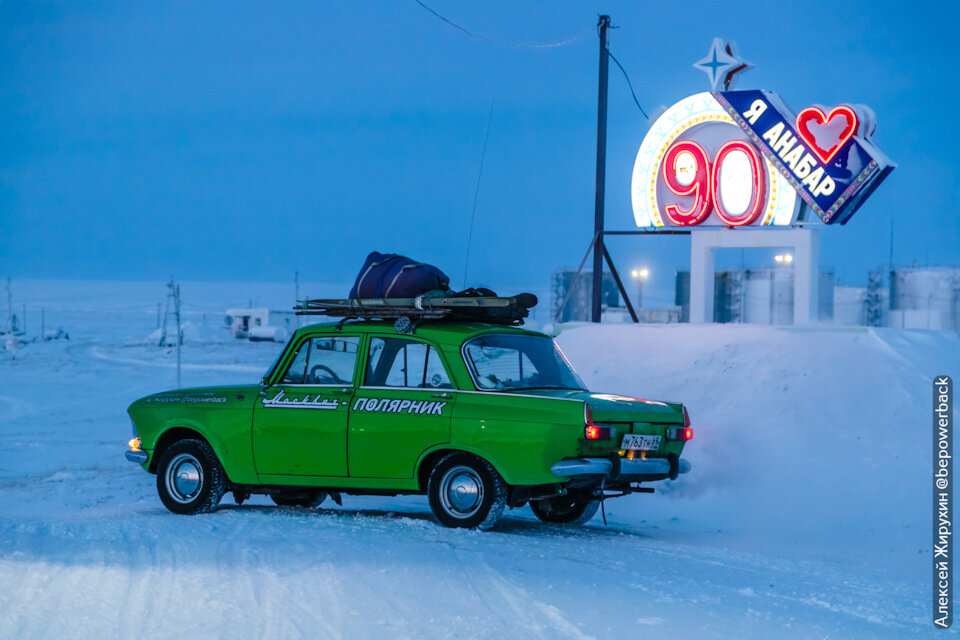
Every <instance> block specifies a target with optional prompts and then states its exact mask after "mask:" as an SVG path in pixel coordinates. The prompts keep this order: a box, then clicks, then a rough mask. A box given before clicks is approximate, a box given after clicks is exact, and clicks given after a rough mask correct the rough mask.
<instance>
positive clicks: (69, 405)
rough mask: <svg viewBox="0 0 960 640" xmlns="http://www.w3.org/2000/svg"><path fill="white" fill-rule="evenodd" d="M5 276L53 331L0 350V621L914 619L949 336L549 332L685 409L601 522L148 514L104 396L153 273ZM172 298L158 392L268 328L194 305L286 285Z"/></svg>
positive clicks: (444, 633)
mask: <svg viewBox="0 0 960 640" xmlns="http://www.w3.org/2000/svg"><path fill="white" fill-rule="evenodd" d="M17 286H19V288H15V293H16V294H17V298H16V300H15V302H17V304H19V301H24V302H26V303H27V306H28V308H27V312H28V327H27V328H28V335H31V334H32V333H34V332H35V331H36V330H38V329H39V327H38V326H36V324H35V323H36V322H38V320H39V316H38V313H39V307H40V306H41V305H42V306H43V307H44V309H45V317H46V325H47V328H48V329H51V328H56V327H58V326H62V327H63V328H64V329H66V330H67V331H68V332H69V334H70V338H71V339H70V340H69V341H55V342H46V343H39V342H38V343H34V344H30V345H27V346H25V347H23V348H21V349H19V350H17V351H16V352H2V353H0V384H2V386H0V638H39V637H44V638H46V637H61V638H89V637H99V638H113V637H119V638H134V637H136V638H140V637H144V638H154V637H158V638H165V637H184V636H192V635H199V637H223V638H248V637H257V638H259V637H269V638H295V637H310V638H314V637H323V638H347V639H353V638H382V637H387V638H395V637H397V638H404V637H406V638H454V637H457V638H467V637H470V638H472V637H480V638H491V637H496V638H588V637H594V638H731V637H736V638H821V637H831V638H916V637H923V636H926V635H929V636H933V635H934V633H935V632H934V630H933V627H932V625H931V624H930V622H929V619H930V612H931V607H930V602H931V593H930V573H931V572H930V519H931V516H930V502H931V496H930V491H929V483H928V482H927V478H928V477H929V473H930V467H931V464H930V455H931V447H932V445H931V429H930V423H931V418H930V398H931V379H932V377H933V376H934V375H937V374H943V373H949V374H952V375H954V376H955V377H957V374H958V372H960V340H958V338H957V336H956V335H952V334H948V333H938V332H926V331H896V330H866V329H830V328H825V329H812V328H810V329H800V328H798V329H775V328H770V327H750V326H717V325H712V326H710V325H708V326H688V325H682V326H640V327H637V326H603V327H582V328H573V329H567V330H566V331H564V332H562V333H561V335H560V337H559V338H558V340H559V342H560V344H561V346H562V347H563V348H564V349H565V351H566V352H567V354H568V356H569V357H570V358H571V360H572V361H573V363H574V365H575V366H576V368H577V369H578V371H579V372H580V374H581V376H582V377H583V378H584V379H585V380H586V382H587V384H588V385H589V386H590V387H591V388H592V389H595V390H603V391H610V392H617V393H624V394H630V395H637V396H640V397H648V398H661V399H668V400H682V401H683V402H685V403H687V405H688V406H689V408H690V413H691V416H692V418H693V422H694V425H695V427H696V436H695V438H694V440H693V441H692V443H690V445H689V446H688V448H687V451H686V453H685V455H686V456H687V458H688V459H689V460H691V461H692V463H693V471H692V472H691V473H690V474H688V475H687V476H685V477H682V478H681V479H680V480H678V481H676V482H674V483H670V484H666V485H663V486H662V487H659V488H658V491H657V493H656V494H654V495H652V496H649V495H648V496H644V495H640V496H633V497H630V498H624V499H619V500H614V501H611V502H609V503H608V504H607V505H606V507H607V509H606V510H607V518H608V522H609V524H608V525H606V526H604V525H603V523H602V521H601V520H600V517H599V515H598V516H597V518H595V519H594V520H593V521H592V522H591V523H590V524H589V525H588V526H587V527H584V528H579V529H567V528H563V527H556V526H546V525H543V524H540V523H539V522H538V521H536V520H535V518H534V517H533V515H532V514H531V513H530V511H529V510H528V509H526V508H524V509H519V510H514V511H511V512H509V514H508V517H507V519H506V522H505V524H504V526H503V528H502V530H500V531H497V532H488V533H480V532H475V531H461V530H450V529H445V528H442V527H441V526H439V525H438V524H436V523H435V522H434V521H433V519H432V518H431V516H430V512H429V508H428V506H427V504H426V500H425V499H424V498H422V497H406V498H392V499H388V498H372V497H370V498H353V497H349V496H348V497H345V498H344V505H343V507H337V506H335V505H330V504H325V505H324V506H323V507H322V508H321V509H318V510H308V509H300V508H277V507H273V506H271V505H270V504H269V503H268V502H267V501H265V500H263V499H254V500H253V501H252V503H249V502H248V503H246V504H244V505H243V506H242V507H236V506H234V505H233V504H232V501H231V499H230V497H229V496H228V497H227V498H226V499H225V500H224V504H223V506H222V508H221V509H220V510H219V511H218V512H216V513H214V514H211V515H205V516H197V517H183V516H175V515H173V514H170V513H169V512H167V511H166V510H165V509H164V508H163V506H162V505H161V503H160V501H159V499H158V498H157V496H156V491H155V486H154V477H153V476H151V475H148V474H146V473H144V472H143V471H142V470H141V469H140V468H139V467H137V466H135V465H133V464H131V463H128V462H126V461H125V460H124V459H123V455H122V451H123V449H124V445H125V442H126V440H127V439H128V438H129V431H130V427H129V423H128V421H127V418H126V415H125V408H126V406H127V405H128V404H129V403H130V402H131V401H132V400H134V399H136V398H137V397H140V396H142V395H145V394H147V393H150V392H154V391H158V390H161V389H165V388H169V387H172V386H173V385H174V384H175V369H174V363H175V353H174V352H173V351H172V350H170V349H163V348H159V347H156V346H154V345H152V344H148V343H146V342H145V338H146V337H147V336H148V335H149V334H150V333H151V332H152V331H154V330H155V328H156V302H157V301H160V300H162V295H163V289H162V285H161V284H160V283H153V284H133V283H69V282H58V283H53V282H32V283H15V287H17ZM284 287H286V288H289V289H291V291H289V292H288V291H286V288H284ZM315 289H316V290H317V294H316V295H329V294H332V292H333V290H334V289H335V288H332V287H331V288H329V290H323V289H322V287H319V286H317V287H315ZM252 292H253V293H252ZM183 295H184V299H185V301H186V302H187V303H188V304H186V305H185V310H186V314H185V321H186V322H189V323H191V327H192V329H191V332H190V333H188V342H187V344H186V345H185V347H184V350H183V360H184V369H183V384H184V386H193V385H206V384H221V383H238V382H248V381H255V380H256V379H257V378H258V376H259V375H260V374H261V372H262V371H263V370H264V369H265V368H266V367H267V366H268V365H269V364H270V362H271V361H272V359H273V358H274V357H275V355H276V353H277V351H278V350H279V349H280V348H281V347H282V346H281V345H276V344H270V343H259V344H252V343H248V342H242V341H234V340H232V339H230V338H229V337H228V336H227V332H226V330H224V329H222V328H221V324H222V312H223V310H224V309H226V308H227V307H228V306H238V305H243V304H246V303H247V301H248V298H256V299H254V300H252V302H253V304H255V305H263V306H271V307H276V308H283V307H288V306H289V302H290V300H292V297H293V295H292V286H285V285H272V286H267V285H263V286H260V285H241V284H229V285H221V284H213V283H207V284H195V285H187V284H185V285H183ZM31 323H33V325H32V326H31Z"/></svg>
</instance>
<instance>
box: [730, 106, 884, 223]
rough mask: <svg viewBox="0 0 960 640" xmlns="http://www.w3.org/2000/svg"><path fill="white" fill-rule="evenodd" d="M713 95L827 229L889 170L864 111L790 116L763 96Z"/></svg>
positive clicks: (850, 212)
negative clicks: (876, 144) (874, 142)
mask: <svg viewBox="0 0 960 640" xmlns="http://www.w3.org/2000/svg"><path fill="white" fill-rule="evenodd" d="M714 95H715V96H716V98H717V100H718V101H719V102H720V103H721V104H722V105H723V106H724V109H725V110H726V111H727V113H729V114H730V115H731V116H732V117H733V118H734V119H735V120H736V121H737V124H738V125H739V126H740V127H741V129H743V131H745V132H746V134H747V136H748V137H749V138H750V140H751V142H752V143H753V144H754V145H755V146H756V147H757V148H758V149H759V150H760V152H761V153H763V155H764V157H765V158H767V160H768V161H770V162H772V163H773V164H774V165H775V166H776V167H777V170H778V171H779V172H780V173H781V175H783V176H784V178H786V179H787V181H789V183H790V185H791V186H792V187H793V188H794V189H796V190H797V192H798V193H799V194H800V196H801V197H802V198H803V199H804V201H805V202H806V203H807V205H808V206H809V207H810V209H812V210H813V211H814V212H815V213H816V214H817V215H818V216H819V217H820V219H821V220H823V222H825V223H827V224H833V223H836V222H839V223H840V224H844V223H846V222H847V220H849V219H850V216H852V215H853V214H854V212H855V211H856V210H857V208H859V207H860V205H861V204H862V203H863V201H864V200H865V199H866V197H867V196H868V195H869V194H870V193H871V192H872V191H873V190H874V189H875V188H876V187H877V185H879V184H880V182H881V181H883V179H884V178H885V177H887V175H888V174H889V173H890V172H891V171H893V168H894V165H893V163H891V162H890V160H889V159H888V158H887V157H886V156H884V155H883V153H882V152H881V151H880V150H879V149H877V147H876V146H875V145H874V144H873V142H872V141H871V140H870V139H869V135H870V134H871V133H872V129H873V114H872V112H870V111H869V109H868V108H866V107H862V106H857V107H850V106H846V105H841V106H838V107H834V108H832V109H829V110H827V109H821V108H820V107H807V108H806V109H803V110H801V111H800V113H798V114H796V115H794V114H793V112H791V111H790V109H788V108H787V107H786V105H784V103H783V101H782V100H780V98H779V96H777V95H776V94H774V93H770V92H768V91H723V92H720V93H717V94H714ZM858 112H859V113H858Z"/></svg>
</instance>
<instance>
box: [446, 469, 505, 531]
mask: <svg viewBox="0 0 960 640" xmlns="http://www.w3.org/2000/svg"><path fill="white" fill-rule="evenodd" d="M427 493H428V495H429V498H430V508H431V509H432V510H433V514H434V515H435V516H436V517H437V520H439V521H440V523H441V524H443V525H445V526H447V527H462V528H468V529H472V528H477V529H482V530H488V529H493V528H494V527H496V526H497V525H498V524H499V523H500V519H501V517H502V516H503V509H504V507H505V506H506V504H507V485H506V483H505V482H504V481H503V478H501V477H500V474H499V473H497V470H496V469H494V468H493V466H492V465H491V464H490V463H489V462H487V461H486V460H483V459H481V458H478V457H476V456H474V455H471V454H469V453H451V454H449V455H447V456H445V457H444V458H442V459H441V460H440V462H438V463H437V466H435V467H434V468H433V471H432V472H431V473H430V480H429V482H428V483H427Z"/></svg>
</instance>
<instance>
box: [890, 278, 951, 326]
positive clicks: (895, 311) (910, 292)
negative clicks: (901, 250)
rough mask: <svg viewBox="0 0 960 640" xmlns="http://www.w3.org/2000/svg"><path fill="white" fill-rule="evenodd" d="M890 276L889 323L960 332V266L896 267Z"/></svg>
mask: <svg viewBox="0 0 960 640" xmlns="http://www.w3.org/2000/svg"><path fill="white" fill-rule="evenodd" d="M889 278H890V280H889V282H890V293H889V299H890V309H889V311H888V312H887V326H890V327H898V328H902V329H934V330H939V331H956V332H958V333H960V269H949V268H942V267H940V268H938V267H927V268H918V267H911V268H905V269H895V270H894V271H891V272H890V275H889Z"/></svg>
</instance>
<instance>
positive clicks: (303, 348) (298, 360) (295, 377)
mask: <svg viewBox="0 0 960 640" xmlns="http://www.w3.org/2000/svg"><path fill="white" fill-rule="evenodd" d="M309 351H310V341H309V340H306V341H304V343H303V344H301V345H300V349H299V350H298V351H297V355H296V356H294V358H293V362H291V363H290V366H289V367H287V372H286V373H284V374H283V382H284V383H285V384H303V376H304V374H305V373H306V371H307V353H308V352H309Z"/></svg>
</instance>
